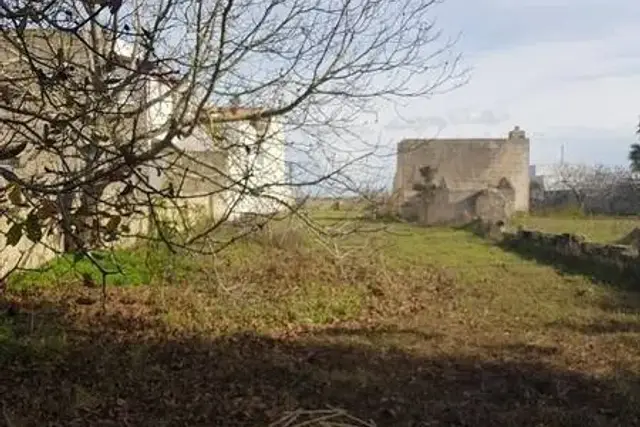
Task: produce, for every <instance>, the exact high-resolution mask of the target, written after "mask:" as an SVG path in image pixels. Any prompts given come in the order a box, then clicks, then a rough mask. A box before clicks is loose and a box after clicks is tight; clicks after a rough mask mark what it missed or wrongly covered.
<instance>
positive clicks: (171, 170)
mask: <svg viewBox="0 0 640 427" xmlns="http://www.w3.org/2000/svg"><path fill="white" fill-rule="evenodd" d="M438 2H439V1H436V0H401V1H387V0H339V1H335V0H201V1H191V0H134V1H133V2H122V1H121V0H43V1H31V0H4V1H1V2H0V58H2V59H1V60H0V66H1V69H0V111H1V112H0V121H1V126H2V132H1V138H2V139H0V160H2V162H3V166H2V167H0V176H1V177H2V178H3V179H4V181H5V183H4V186H3V194H4V199H3V202H0V203H2V204H3V205H4V209H3V219H4V222H5V223H6V224H7V227H6V230H5V233H6V241H7V244H8V245H15V244H16V243H18V242H19V241H20V239H21V238H23V237H26V238H28V239H29V240H31V241H33V242H45V241H46V237H47V235H48V234H51V233H54V234H55V233H61V234H62V235H63V236H64V240H65V245H64V246H65V250H68V251H74V252H78V251H79V252H88V251H90V250H93V249H95V248H99V247H102V246H104V245H105V244H107V242H109V241H114V240H118V239H121V238H123V237H126V236H131V235H134V234H136V233H137V231H136V230H133V229H132V225H131V224H132V221H134V219H135V218H138V217H146V218H149V219H150V221H151V222H152V223H153V224H155V225H157V226H158V227H156V231H157V233H156V237H158V238H162V239H163V240H164V241H166V242H167V243H169V244H182V245H187V244H188V243H193V242H195V241H200V240H202V239H204V238H205V237H206V236H210V235H211V232H212V231H214V230H215V229H216V227H218V225H219V224H221V223H222V222H223V221H224V220H225V219H226V218H228V216H229V215H230V214H231V213H232V212H233V209H232V208H233V207H234V206H237V205H238V204H241V203H243V200H244V199H243V198H242V197H239V196H238V197H231V198H230V197H229V194H230V192H235V193H234V194H240V195H249V196H251V197H260V198H263V199H270V200H271V201H272V202H273V203H275V204H277V205H281V206H282V207H284V208H286V209H289V210H295V206H294V205H293V204H291V203H290V200H289V199H288V198H287V197H284V196H283V197H280V195H281V194H284V193H282V192H279V191H276V190H278V189H284V188H286V187H288V186H294V187H301V186H311V185H318V184H320V183H327V182H329V183H334V184H335V185H338V184H339V182H340V176H341V174H343V173H344V170H345V168H346V167H347V166H348V165H350V164H353V163H354V162H356V161H357V160H358V159H359V158H361V157H362V154H360V155H342V156H336V155H335V153H336V152H340V151H341V152H342V153H345V152H347V151H348V150H347V148H348V147H345V143H344V141H345V140H346V139H345V136H348V135H349V134H352V133H353V132H352V131H351V129H350V125H351V124H353V123H355V122H356V121H357V118H358V117H360V115H362V114H364V112H366V111H369V110H368V108H371V107H372V106H374V107H380V106H381V105H384V104H383V103H384V102H391V101H393V100H394V99H402V98H407V97H426V96H431V95H433V94H434V93H435V91H436V90H438V89H444V88H445V87H447V86H448V85H449V86H450V85H456V84H458V83H459V82H461V81H462V80H461V79H463V78H464V73H459V71H460V70H459V67H458V66H457V64H458V58H457V56H455V55H453V54H452V50H451V47H452V43H453V42H452V41H447V40H442V39H441V35H440V33H439V32H438V31H436V29H435V27H434V24H433V19H432V18H431V12H432V7H433V6H434V5H435V4H436V3H438ZM274 123H279V126H280V127H282V128H283V129H284V132H285V133H286V134H287V135H294V134H295V135H298V136H301V137H300V138H299V139H295V140H288V141H287V143H286V144H287V147H286V151H287V155H289V156H292V157H293V158H294V163H295V166H296V169H297V171H298V175H296V176H294V177H293V178H292V177H289V178H287V179H284V178H281V177H279V176H275V175H274V176H275V177H274V178H273V179H271V180H268V181H265V179H263V178H264V177H265V176H270V175H273V171H272V170H271V169H269V166H268V165H266V166H265V165H264V164H261V165H258V164H257V163H260V162H262V163H265V159H268V158H270V157H271V158H273V160H274V162H280V161H282V159H281V157H282V156H283V155H284V153H283V150H282V149H280V150H279V151H278V148H277V147H276V146H275V145H274V144H271V145H270V146H269V144H267V141H270V140H271V139H272V135H270V134H269V133H270V132H272V131H273V127H272V126H270V124H274ZM276 128H277V127H276ZM278 129H279V128H278ZM190 144H192V145H193V144H195V145H197V148H195V149H194V148H193V146H191V145H190ZM268 147H271V148H268ZM274 147H276V148H274ZM211 153H216V154H215V155H212V154H211ZM314 155H315V156H324V158H323V159H320V158H319V157H313V156H314ZM238 159H239V160H238ZM327 159H333V161H328V160H327ZM336 159H337V160H336ZM236 163H242V165H237V164H236ZM318 165H322V167H319V168H318ZM314 167H316V169H317V170H313V171H312V169H314ZM276 175H277V174H276ZM293 175H295V174H293ZM291 181H293V182H291ZM186 187H190V189H189V190H187V189H186ZM196 187H197V188H196ZM194 188H196V189H194ZM214 195H223V196H224V197H225V203H226V205H225V206H228V209H225V211H224V213H223V214H222V215H221V216H219V217H218V218H216V220H215V221H211V222H209V224H208V226H206V227H204V228H203V229H200V230H199V232H197V233H195V232H194V233H191V234H190V237H189V239H186V240H184V239H183V240H181V241H179V242H178V241H171V236H168V235H166V234H167V233H164V232H163V231H162V230H163V229H162V227H160V224H161V223H162V221H163V215H164V214H163V212H165V210H166V209H165V208H166V205H167V204H172V205H174V206H176V207H178V208H180V207H182V208H184V206H186V205H185V203H187V205H188V202H189V200H190V199H194V198H197V199H198V200H203V198H206V197H213V196H214ZM221 197H222V196H221ZM189 206H193V205H189ZM163 209H165V210H163ZM191 209H192V208H189V209H187V210H186V211H185V210H184V209H182V211H180V209H178V212H179V213H178V214H176V215H174V216H172V218H173V219H176V218H181V217H182V216H183V214H186V213H188V211H189V210H191ZM185 212H186V213H185ZM165 216H166V215H165ZM185 222H186V221H185ZM208 247H211V246H210V245H209V246H208Z"/></svg>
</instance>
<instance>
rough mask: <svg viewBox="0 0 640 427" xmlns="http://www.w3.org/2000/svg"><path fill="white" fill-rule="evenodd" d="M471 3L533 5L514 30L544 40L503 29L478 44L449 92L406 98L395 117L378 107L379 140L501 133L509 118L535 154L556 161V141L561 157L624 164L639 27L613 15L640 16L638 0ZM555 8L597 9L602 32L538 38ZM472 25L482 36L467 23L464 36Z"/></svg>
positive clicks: (639, 64)
mask: <svg viewBox="0 0 640 427" xmlns="http://www.w3.org/2000/svg"><path fill="white" fill-rule="evenodd" d="M454 3H455V2H454ZM477 3H478V4H476V5H475V7H476V8H479V9H481V8H482V6H487V7H491V8H493V9H494V10H492V11H491V12H495V11H496V10H499V9H502V10H506V9H509V10H511V11H516V12H517V11H518V10H520V11H521V12H523V13H524V12H527V11H531V10H532V9H531V8H532V7H534V6H535V11H536V12H535V17H536V18H537V20H536V22H535V25H536V26H537V27H535V26H533V27H532V26H529V27H527V28H524V29H523V30H524V31H528V32H529V33H530V34H529V35H531V34H535V32H536V31H537V32H538V33H539V34H540V35H541V36H540V39H541V40H543V41H540V42H531V37H527V38H525V40H526V43H520V44H515V45H513V44H512V43H511V42H510V40H509V39H510V38H511V37H510V36H511V34H502V35H496V36H495V37H492V38H491V40H490V42H487V43H485V44H482V46H483V47H482V49H476V50H475V51H474V50H470V51H467V52H465V54H466V57H467V59H466V62H467V63H468V64H469V65H472V66H473V68H474V71H473V73H472V75H471V81H470V83H469V84H468V85H466V86H464V87H462V88H460V89H458V90H456V91H454V92H451V93H449V94H445V95H440V96H437V97H435V98H434V99H431V100H423V101H417V102H412V103H410V104H407V105H406V106H404V107H403V108H400V109H399V115H396V114H392V113H389V114H387V115H385V118H382V120H383V121H385V122H387V123H389V124H390V126H388V127H387V128H386V129H384V130H381V134H382V138H383V139H384V140H386V141H389V143H390V144H392V145H393V144H395V143H396V142H397V141H398V140H399V139H402V138H403V137H435V136H443V137H444V136H447V137H474V136H476V137H483V136H495V137H502V136H505V135H506V133H507V132H508V131H509V130H510V129H511V128H512V127H513V126H514V125H516V124H517V125H520V126H521V127H523V128H524V129H525V130H527V131H528V133H529V134H530V136H531V138H532V161H534V162H540V163H549V162H551V161H553V160H555V159H556V158H557V157H558V155H559V152H560V145H561V144H563V143H564V144H565V145H566V146H567V147H570V149H568V150H567V151H568V152H567V157H568V158H569V160H571V159H570V157H571V156H573V157H574V159H573V160H579V161H586V162H590V163H596V162H604V163H619V164H624V163H626V153H627V149H628V146H629V144H631V143H633V142H635V135H634V131H635V127H636V124H637V119H638V115H639V114H640V106H639V105H638V97H639V96H640V92H638V88H640V45H638V43H637V41H638V40H640V27H637V26H636V25H617V22H621V23H627V22H628V21H627V19H628V17H629V16H628V15H629V14H630V13H636V16H640V3H639V4H637V5H636V4H635V2H629V1H625V2H622V1H616V0H611V1H609V2H604V1H602V0H590V1H586V2H585V1H580V0H562V1H551V0H544V1H543V0H538V1H526V2H522V1H518V2H516V1H513V0H510V1H507V0H481V1H480V0H479V1H478V2H477ZM607 5H610V7H607ZM543 6H548V7H546V8H544V7H543ZM551 6H554V7H551ZM556 6H557V7H559V8H564V9H563V10H564V11H565V12H566V11H570V10H572V8H573V9H576V11H578V9H581V8H583V9H584V8H586V9H588V10H591V12H590V14H586V12H585V13H583V14H582V15H580V14H577V15H576V16H578V18H580V19H583V20H586V19H593V20H596V19H599V18H602V17H601V16H599V15H598V14H597V13H596V12H597V11H598V10H599V9H598V8H600V9H602V11H603V15H602V16H604V18H606V20H604V18H602V19H600V22H599V25H600V26H601V28H609V29H611V31H609V32H608V33H607V35H606V36H602V34H598V33H595V34H594V33H590V32H589V31H585V28H584V26H580V25H577V24H576V26H575V29H574V30H571V29H569V30H571V31H569V30H567V29H565V30H567V32H566V33H557V35H558V37H554V38H549V37H545V31H550V32H553V29H551V28H548V27H546V26H545V20H544V19H542V18H544V13H553V11H554V10H556V9H557V8H556ZM582 12H584V10H583V11H582ZM604 12H606V13H604ZM514 13H515V12H514ZM592 15H593V16H592ZM483 17H487V19H486V20H485V21H483V24H484V25H485V26H486V27H489V28H490V27H491V25H492V18H491V13H486V14H483ZM618 18H619V21H616V19H618ZM447 21H451V20H447ZM574 24H575V22H574ZM567 25H571V24H567ZM474 29H475V30H477V33H478V35H484V36H487V33H486V31H487V30H486V28H484V27H483V28H482V30H480V29H478V27H472V28H468V29H467V30H466V31H465V32H466V37H467V38H469V37H474ZM456 30H457V29H456V28H455V27H454V28H451V29H450V31H453V32H455V31H456ZM563 35H564V36H566V37H561V36H563ZM487 37H488V36H487ZM515 38H516V39H517V34H516V37H515ZM558 38H560V40H558ZM463 45H464V43H463Z"/></svg>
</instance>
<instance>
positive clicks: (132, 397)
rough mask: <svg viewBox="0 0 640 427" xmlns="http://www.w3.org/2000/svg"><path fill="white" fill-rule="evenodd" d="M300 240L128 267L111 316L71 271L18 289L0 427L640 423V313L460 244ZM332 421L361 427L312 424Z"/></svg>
mask: <svg viewBox="0 0 640 427" xmlns="http://www.w3.org/2000/svg"><path fill="white" fill-rule="evenodd" d="M522 221H526V222H528V223H529V224H538V226H539V227H542V228H544V227H547V226H548V225H549V224H548V221H549V219H547V218H545V219H537V218H525V219H522ZM557 221H560V222H561V223H562V221H565V220H557ZM593 221H596V220H593ZM597 221H600V224H601V228H602V227H603V226H604V227H605V228H607V229H609V230H616V229H617V228H616V227H617V226H614V225H612V224H613V222H614V221H612V220H610V221H609V222H607V220H597ZM574 222H575V224H574V225H573V227H574V228H576V229H579V228H583V230H584V233H583V234H588V233H589V232H590V231H591V230H592V227H593V226H592V223H591V222H590V220H583V221H574ZM551 224H552V226H553V227H555V226H558V225H557V224H558V223H554V222H552V223H551ZM605 224H609V225H605ZM282 225H285V223H282ZM291 230H292V229H291V227H288V226H281V227H277V226H273V227H272V228H271V229H265V230H263V231H262V232H260V233H259V234H256V235H254V236H253V237H252V238H249V239H246V240H244V241H242V242H239V243H237V244H236V245H234V246H232V247H230V248H229V249H228V250H227V251H225V252H223V253H221V254H219V255H216V256H211V255H195V254H194V253H193V252H189V253H188V255H187V254H185V255H181V254H179V253H178V254H174V253H171V252H170V251H165V252H163V251H157V250H153V251H151V250H149V248H138V249H136V250H132V251H131V252H116V253H115V257H116V258H117V259H118V260H119V261H120V262H121V266H122V270H123V273H121V274H120V275H119V276H118V275H114V276H112V277H111V282H110V283H113V284H114V285H119V286H110V287H109V289H108V290H109V292H108V301H107V310H106V312H102V309H101V307H100V304H99V300H100V295H101V293H100V290H99V289H94V288H93V287H92V286H91V284H90V283H87V281H85V280H83V279H82V275H80V276H77V275H73V274H71V273H70V272H69V271H70V270H68V269H67V267H68V265H69V263H70V262H72V260H68V259H65V260H62V259H61V260H57V261H55V262H54V263H52V265H51V267H52V268H51V269H50V270H48V272H46V273H42V274H41V275H36V274H33V273H30V274H25V275H22V276H21V277H18V278H16V279H14V280H13V281H11V282H10V283H9V284H8V286H6V287H5V288H4V289H3V293H2V295H1V296H0V298H1V300H2V305H3V311H2V314H1V315H0V363H2V367H3V368H2V370H0V401H1V403H2V405H3V408H4V409H3V415H2V417H3V418H2V419H3V421H4V422H5V423H6V424H7V425H20V426H22V425H25V426H31V425H33V426H35V425H46V424H47V422H57V423H58V424H61V425H71V424H74V423H80V424H88V425H107V424H108V423H111V424H113V425H124V424H128V425H132V426H137V425H247V426H249V425H251V426H255V425H270V423H273V422H275V421H276V420H278V419H281V417H282V416H283V415H285V413H286V412H287V411H296V410H298V412H294V413H293V414H292V415H288V416H289V417H290V418H289V419H290V420H293V419H294V418H296V417H298V418H297V419H298V421H300V420H302V419H304V417H310V416H311V415H313V416H323V414H324V416H327V417H329V418H331V417H333V419H334V420H337V418H336V417H337V416H341V417H342V418H341V420H342V421H343V422H345V423H347V424H352V425H373V424H363V423H360V422H356V421H355V420H354V419H353V418H350V417H351V416H354V417H358V418H362V419H364V420H371V421H372V422H375V425H378V426H385V425H425V423H426V425H429V424H430V425H442V426H451V425H466V426H486V425H494V426H539V425H584V426H631V425H638V423H640V418H639V417H640V410H639V409H638V408H640V406H639V405H638V403H640V402H638V400H637V399H638V397H637V396H638V389H637V387H638V374H639V372H640V356H639V355H638V335H639V334H640V314H639V311H638V310H639V308H640V297H638V294H636V293H634V292H629V291H625V290H622V289H618V288H616V287H614V286H611V285H607V286H605V285H602V284H599V283H595V282H592V280H591V279H590V278H589V277H584V276H581V275H578V274H574V275H569V274H565V273H561V272H559V271H557V270H556V269H554V268H553V267H551V266H546V265H542V264H537V263H535V262H533V261H527V260H523V259H521V258H519V257H518V256H517V255H516V254H513V253H509V252H505V251H503V250H501V249H500V248H499V247H497V246H494V245H491V244H490V243H489V242H488V241H486V240H483V239H480V238H478V237H475V236H474V235H472V234H471V233H468V232H466V231H463V230H451V229H444V228H429V229H424V228H413V227H410V226H408V225H404V224H390V225H388V230H387V231H386V232H383V233H377V234H372V235H362V234H358V235H354V236H351V237H349V238H348V239H344V240H343V241H342V242H341V245H340V246H339V247H338V249H336V248H335V247H333V248H332V247H329V246H327V245H326V244H325V243H322V242H321V241H319V240H318V239H317V238H316V237H315V236H314V235H312V234H309V233H310V231H309V230H308V229H298V230H295V231H291ZM616 237H621V236H616ZM84 262H85V261H79V263H80V264H79V265H80V266H82V267H80V268H79V269H80V270H82V271H83V272H84V273H86V275H89V276H92V277H93V274H94V273H96V272H95V271H93V270H90V268H89V267H85V264H83V263H84ZM83 269H85V270H83ZM96 277H97V276H96ZM328 406H329V407H332V408H335V407H338V408H343V409H344V410H345V411H346V412H347V413H348V414H350V415H347V414H346V413H339V412H335V411H332V412H324V413H323V412H316V411H317V410H321V409H326V408H327V407H328ZM300 408H306V409H308V410H312V411H314V412H305V411H300V410H299V409H300ZM314 414H315V415H314ZM335 422H336V423H337V422H338V421H335ZM421 423H422V424H421ZM277 425H288V424H286V423H285V424H282V423H281V424H277ZM310 425H318V426H319V425H322V424H320V423H319V422H318V423H316V424H310ZM334 425H335V424H334Z"/></svg>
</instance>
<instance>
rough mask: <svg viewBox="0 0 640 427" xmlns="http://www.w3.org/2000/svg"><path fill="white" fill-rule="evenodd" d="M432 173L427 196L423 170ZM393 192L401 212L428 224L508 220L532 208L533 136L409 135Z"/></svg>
mask: <svg viewBox="0 0 640 427" xmlns="http://www.w3.org/2000/svg"><path fill="white" fill-rule="evenodd" d="M425 167H427V168H430V169H431V170H432V171H433V176H432V177H431V179H432V183H431V184H432V187H433V188H432V191H431V194H430V196H429V197H428V198H427V199H425V197H424V195H423V194H421V192H420V191H418V190H416V184H421V183H422V180H423V177H422V175H421V169H423V168H425ZM394 194H395V197H396V200H397V209H398V210H399V213H400V215H401V216H403V217H405V218H407V219H409V220H415V221H418V222H420V223H422V224H425V225H433V224H452V223H464V222H468V221H470V220H473V219H475V218H478V217H480V218H483V219H488V220H494V219H495V220H497V219H506V218H508V217H509V216H510V215H511V214H512V213H514V212H526V211H528V210H529V139H528V138H527V136H526V134H525V132H524V131H523V130H521V129H520V128H519V127H517V126H516V127H515V129H513V130H512V131H511V132H509V135H508V137H507V138H501V139H485V138H483V139H430V140H429V139H407V140H403V141H401V142H400V143H399V144H398V154H397V168H396V175H395V180H394Z"/></svg>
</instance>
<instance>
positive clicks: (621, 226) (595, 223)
mask: <svg viewBox="0 0 640 427" xmlns="http://www.w3.org/2000/svg"><path fill="white" fill-rule="evenodd" d="M515 225H522V226H524V227H525V228H529V229H533V230H539V231H546V232H549V233H572V234H579V235H582V236H584V237H586V238H588V239H589V240H593V241H596V242H603V243H612V242H615V241H617V240H620V239H621V238H623V237H624V236H625V235H626V234H628V233H629V232H630V231H631V230H633V229H634V228H636V227H640V219H638V218H624V217H622V218H610V217H588V216H587V217H579V218H571V217H560V218H558V217H536V216H525V217H521V218H518V219H516V221H515Z"/></svg>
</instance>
